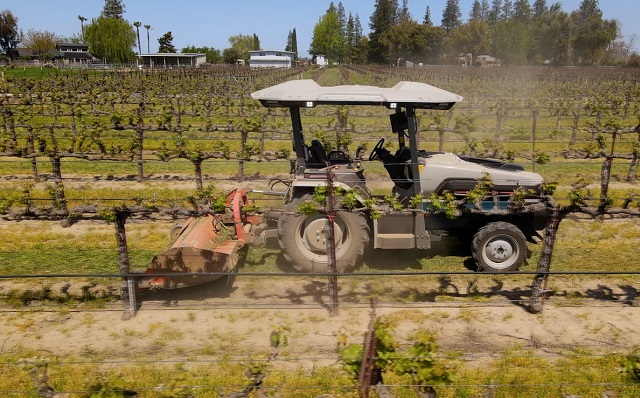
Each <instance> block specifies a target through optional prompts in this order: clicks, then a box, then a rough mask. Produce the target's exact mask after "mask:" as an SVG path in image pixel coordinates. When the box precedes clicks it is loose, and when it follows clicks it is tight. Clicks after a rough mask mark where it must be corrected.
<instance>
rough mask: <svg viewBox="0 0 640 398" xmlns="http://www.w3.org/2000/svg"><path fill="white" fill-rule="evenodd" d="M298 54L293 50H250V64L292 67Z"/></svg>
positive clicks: (254, 65) (251, 65)
mask: <svg viewBox="0 0 640 398" xmlns="http://www.w3.org/2000/svg"><path fill="white" fill-rule="evenodd" d="M295 56H296V54H295V53H294V52H291V51H273V50H258V51H249V66H250V67H252V68H291V67H292V66H293V65H294V60H295Z"/></svg>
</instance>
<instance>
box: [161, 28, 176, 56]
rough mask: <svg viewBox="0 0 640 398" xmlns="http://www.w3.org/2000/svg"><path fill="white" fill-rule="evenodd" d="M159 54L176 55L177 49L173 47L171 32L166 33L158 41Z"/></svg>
mask: <svg viewBox="0 0 640 398" xmlns="http://www.w3.org/2000/svg"><path fill="white" fill-rule="evenodd" d="M158 52H159V53H175V52H176V48H175V47H174V45H173V35H172V34H171V31H169V32H167V33H165V34H164V35H162V37H160V38H159V39H158Z"/></svg>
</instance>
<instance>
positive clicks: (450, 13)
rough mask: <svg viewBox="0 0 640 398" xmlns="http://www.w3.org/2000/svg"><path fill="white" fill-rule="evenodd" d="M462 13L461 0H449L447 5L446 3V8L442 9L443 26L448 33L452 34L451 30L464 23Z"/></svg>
mask: <svg viewBox="0 0 640 398" xmlns="http://www.w3.org/2000/svg"><path fill="white" fill-rule="evenodd" d="M461 18H462V13H461V12H460V2H459V0H447V5H445V7H444V10H443V11H442V25H441V26H442V28H443V29H444V30H445V32H447V34H451V31H452V30H454V29H456V28H458V27H460V25H461V24H462V20H461Z"/></svg>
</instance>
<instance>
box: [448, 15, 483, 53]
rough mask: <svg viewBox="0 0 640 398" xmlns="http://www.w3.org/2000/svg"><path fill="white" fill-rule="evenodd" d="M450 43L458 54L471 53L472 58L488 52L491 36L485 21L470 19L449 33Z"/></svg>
mask: <svg viewBox="0 0 640 398" xmlns="http://www.w3.org/2000/svg"><path fill="white" fill-rule="evenodd" d="M450 39H451V40H450V45H451V46H452V47H453V48H454V49H455V50H456V52H457V53H459V54H465V55H466V54H471V55H472V58H475V57H477V56H478V55H481V54H486V53H488V52H489V46H490V45H491V36H490V31H489V24H488V23H487V21H482V20H477V19H474V20H471V21H469V22H467V23H466V24H463V25H461V26H460V27H459V28H458V29H456V30H455V31H453V33H451V38H450Z"/></svg>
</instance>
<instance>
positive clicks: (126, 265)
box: [115, 207, 137, 320]
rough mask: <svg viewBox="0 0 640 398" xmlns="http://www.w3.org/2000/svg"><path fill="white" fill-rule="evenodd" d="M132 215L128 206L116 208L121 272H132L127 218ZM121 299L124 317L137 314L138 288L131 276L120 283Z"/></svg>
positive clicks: (123, 273)
mask: <svg viewBox="0 0 640 398" xmlns="http://www.w3.org/2000/svg"><path fill="white" fill-rule="evenodd" d="M130 215H131V213H130V212H129V210H128V209H127V208H126V207H123V208H118V209H115V227H116V243H117V246H118V248H117V250H118V269H119V271H120V274H122V275H128V274H130V273H131V263H130V262H129V247H128V246H127V229H126V223H127V218H128V217H129V216H130ZM120 299H121V300H122V304H123V306H124V313H123V314H122V319H123V320H127V319H131V318H133V317H134V316H135V315H136V309H137V308H136V302H137V299H136V289H135V280H134V279H133V278H132V277H130V276H127V277H123V278H122V283H121V284H120Z"/></svg>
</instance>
